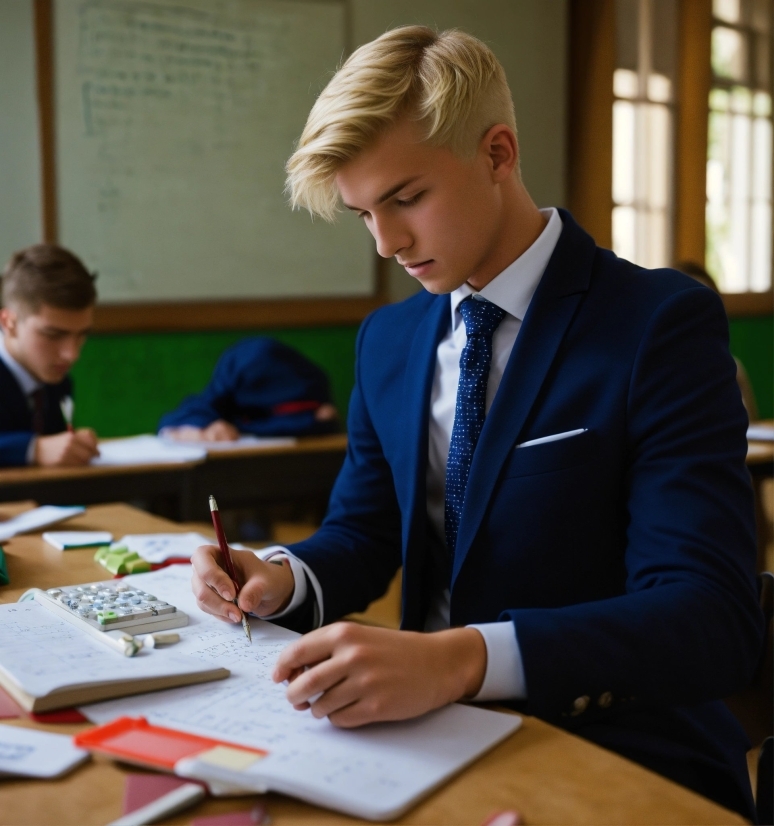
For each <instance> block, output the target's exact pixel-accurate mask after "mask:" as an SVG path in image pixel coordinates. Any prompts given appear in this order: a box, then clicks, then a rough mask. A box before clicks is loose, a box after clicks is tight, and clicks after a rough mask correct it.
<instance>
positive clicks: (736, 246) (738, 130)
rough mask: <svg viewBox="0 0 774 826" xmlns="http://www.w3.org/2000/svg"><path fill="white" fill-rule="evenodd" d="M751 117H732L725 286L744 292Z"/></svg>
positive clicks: (747, 264)
mask: <svg viewBox="0 0 774 826" xmlns="http://www.w3.org/2000/svg"><path fill="white" fill-rule="evenodd" d="M750 133H751V123H750V118H748V117H745V116H744V115H733V117H732V120H731V180H730V184H731V192H730V195H731V203H730V216H729V217H730V224H731V227H730V229H731V236H730V251H729V257H728V261H727V264H726V267H725V269H726V289H727V290H728V291H729V292H743V291H745V290H747V289H748V284H749V278H750V273H749V267H750V256H749V249H750V248H749V244H750V223H749V198H750Z"/></svg>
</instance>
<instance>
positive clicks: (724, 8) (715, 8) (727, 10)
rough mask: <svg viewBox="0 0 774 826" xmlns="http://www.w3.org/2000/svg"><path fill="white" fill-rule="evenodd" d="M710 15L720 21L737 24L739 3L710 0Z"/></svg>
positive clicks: (735, 1) (739, 9) (736, 1)
mask: <svg viewBox="0 0 774 826" xmlns="http://www.w3.org/2000/svg"><path fill="white" fill-rule="evenodd" d="M712 13H713V14H714V15H715V17H717V18H719V19H720V20H726V21H728V22H729V23H738V22H739V16H740V13H741V3H740V2H739V0H712Z"/></svg>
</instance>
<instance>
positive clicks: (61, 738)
mask: <svg viewBox="0 0 774 826" xmlns="http://www.w3.org/2000/svg"><path fill="white" fill-rule="evenodd" d="M88 757H89V753H88V752H87V751H84V750H83V749H79V748H76V747H75V746H74V745H73V743H72V740H71V739H70V738H69V737H67V736H65V735H63V734H50V733H48V732H44V731H35V730H34V729H27V728H21V727H19V726H5V725H0V775H4V774H5V775H9V774H10V775H22V776H24V777H59V776H60V775H62V774H64V773H65V772H67V771H69V770H70V769H72V768H75V766H77V765H79V764H80V763H83V761H84V760H87V759H88Z"/></svg>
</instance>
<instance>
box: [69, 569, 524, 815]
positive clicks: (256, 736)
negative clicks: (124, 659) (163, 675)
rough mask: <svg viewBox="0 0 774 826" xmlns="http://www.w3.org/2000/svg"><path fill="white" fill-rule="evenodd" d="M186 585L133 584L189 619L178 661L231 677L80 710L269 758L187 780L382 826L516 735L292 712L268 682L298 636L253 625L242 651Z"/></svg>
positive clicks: (160, 574)
mask: <svg viewBox="0 0 774 826" xmlns="http://www.w3.org/2000/svg"><path fill="white" fill-rule="evenodd" d="M189 577H190V572H189V571H187V570H186V568H185V567H184V566H174V567H171V568H165V569H162V570H160V571H157V572H155V573H151V574H139V575H137V576H133V577H129V579H130V581H132V582H133V583H136V584H137V585H138V586H139V587H142V588H144V589H146V590H152V591H153V593H155V594H158V595H160V596H163V598H164V599H166V600H169V601H171V602H174V603H175V604H176V605H178V606H180V607H181V608H182V609H183V610H184V611H186V613H187V614H188V615H189V617H190V618H191V623H190V625H189V626H188V627H187V628H183V629H181V631H180V633H181V636H182V638H183V639H182V640H181V642H180V646H181V649H182V650H183V651H185V653H186V654H188V655H190V656H194V657H200V658H201V659H203V660H206V661H207V662H210V663H212V664H217V665H224V666H226V667H227V668H229V669H230V670H231V673H232V676H231V677H230V678H229V679H228V680H224V681H222V682H219V683H210V684H208V685H201V686H190V687H187V688H181V689H174V690H171V691H164V692H157V693H155V694H153V695H146V696H137V697H128V698H125V699H123V700H115V701H112V702H109V703H100V704H98V705H92V706H88V707H86V708H84V709H83V712H84V714H86V715H87V716H88V717H89V718H90V719H91V720H93V721H94V722H97V723H105V722H108V721H110V720H112V719H114V718H116V717H119V716H121V715H128V716H140V715H141V716H144V717H146V718H147V719H148V720H149V721H150V722H151V723H155V724H157V725H162V726H168V727H170V728H176V729H181V730H184V731H189V732H192V733H194V734H201V735H204V736H209V737H214V738H216V739H222V740H227V741H230V742H233V743H237V744H242V745H245V746H250V747H252V748H260V749H265V750H267V751H268V752H269V754H268V756H267V757H266V758H264V759H263V760H259V761H257V762H256V763H254V764H252V765H250V766H249V767H248V768H247V769H246V770H244V771H241V772H236V771H234V772H228V771H226V770H219V769H218V768H217V767H213V766H210V765H203V764H202V765H198V764H196V762H195V761H194V765H192V766H188V767H187V768H186V772H188V771H190V772H191V773H190V774H187V775H186V776H190V777H199V778H200V779H209V780H220V781H221V782H224V783H230V784H232V785H239V786H241V787H244V788H246V789H252V790H255V791H262V790H265V789H267V788H268V789H273V790H276V791H280V792H285V793H287V794H292V795H294V796H296V797H300V798H301V799H304V800H308V801H310V802H312V803H317V804H320V805H323V806H329V807H331V808H335V809H339V810H340V811H343V812H347V813H349V814H353V815H355V816H359V817H369V818H375V817H378V818H390V817H394V816H397V814H398V813H400V812H401V811H403V810H404V809H405V808H407V807H408V806H409V805H411V803H412V802H413V801H415V800H417V799H418V798H420V797H421V796H422V795H423V794H426V793H427V792H428V791H429V790H430V789H432V788H434V787H436V786H437V785H438V784H439V783H441V782H442V781H443V780H444V779H445V778H447V777H449V776H450V775H452V774H453V773H454V772H455V771H458V770H459V769H460V768H461V767H462V766H465V765H467V764H468V763H469V762H471V761H472V760H473V759H475V758H476V757H477V756H478V755H479V754H481V753H482V752H484V751H486V750H487V749H488V748H491V747H492V746H493V745H494V744H495V743H497V742H499V741H500V740H502V739H503V738H505V737H507V736H508V735H509V734H510V733H511V732H513V731H515V730H516V729H517V728H518V727H519V725H520V722H521V721H520V719H519V718H518V717H515V716H512V715H504V714H496V713H494V712H490V711H484V710H482V709H478V708H474V707H471V706H461V705H452V706H447V707H446V708H442V709H439V710H438V711H435V712H432V713H430V714H427V715H425V716H423V717H421V718H418V719H415V720H407V721H404V722H400V723H385V724H378V725H371V726H367V727H366V728H363V729H356V730H343V729H337V728H336V727H335V726H333V725H332V724H331V723H330V722H329V721H328V720H327V719H323V720H317V719H315V718H314V717H313V716H312V714H311V712H310V711H303V712H299V711H296V710H295V709H293V707H292V706H291V705H290V703H288V701H287V700H286V699H285V688H284V686H282V685H277V684H275V683H274V682H272V680H271V676H270V675H271V670H272V667H273V665H274V663H275V662H276V659H277V657H278V656H279V653H280V652H281V651H282V649H283V648H284V647H285V646H286V645H288V644H289V643H290V642H291V641H292V640H293V639H295V638H296V637H297V636H298V635H297V634H294V633H292V632H290V631H286V630H284V629H282V628H279V627H277V626H274V625H271V624H270V623H266V622H261V621H260V620H255V619H253V620H252V621H251V627H252V633H253V644H252V645H249V644H248V643H247V641H246V640H245V639H244V637H243V636H242V630H241V627H240V626H239V625H236V624H234V625H229V624H226V623H223V622H220V621H218V620H216V619H213V618H212V617H208V616H207V615H205V614H203V613H202V612H201V611H199V609H198V608H197V607H196V603H195V600H194V598H193V595H192V594H191V592H190V584H189ZM199 763H201V761H199Z"/></svg>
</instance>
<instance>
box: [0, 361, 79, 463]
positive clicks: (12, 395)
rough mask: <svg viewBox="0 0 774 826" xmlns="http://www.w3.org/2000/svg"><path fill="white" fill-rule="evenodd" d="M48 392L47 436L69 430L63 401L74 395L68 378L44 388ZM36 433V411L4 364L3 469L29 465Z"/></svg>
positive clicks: (0, 369)
mask: <svg viewBox="0 0 774 826" xmlns="http://www.w3.org/2000/svg"><path fill="white" fill-rule="evenodd" d="M43 389H44V391H45V407H44V428H43V433H44V434H45V435H49V434H52V433H61V432H62V431H63V430H65V428H66V424H65V420H64V417H63V416H62V411H61V409H60V408H59V402H60V401H61V400H62V399H63V398H65V396H72V392H73V388H72V381H71V379H70V377H69V376H67V377H66V378H65V379H64V380H63V381H61V382H59V384H45V385H43ZM34 435H35V434H34V433H33V432H32V410H31V409H30V405H29V403H28V401H27V397H26V396H25V395H24V393H23V392H22V389H21V387H19V383H18V382H17V381H16V379H15V378H14V377H13V374H12V373H11V371H10V370H9V369H8V368H7V367H6V366H5V364H4V363H3V362H2V361H0V467H11V466H14V465H25V464H27V448H28V447H29V444H30V440H31V439H32V437H33V436H34Z"/></svg>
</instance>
